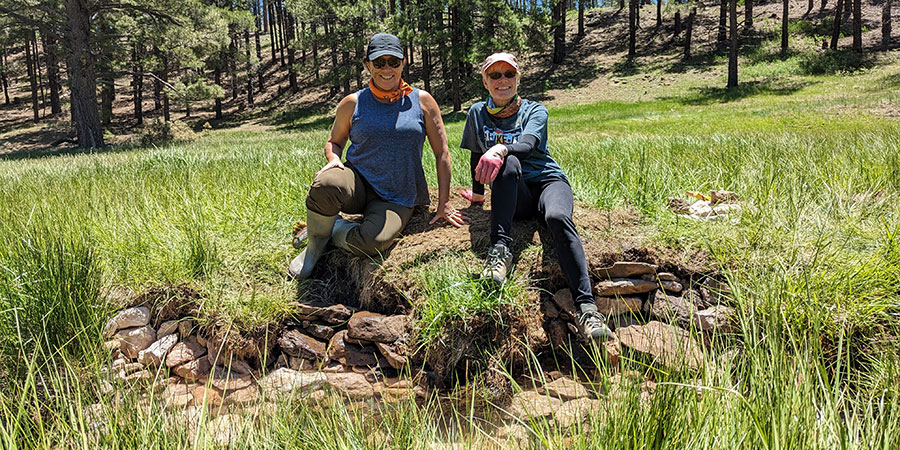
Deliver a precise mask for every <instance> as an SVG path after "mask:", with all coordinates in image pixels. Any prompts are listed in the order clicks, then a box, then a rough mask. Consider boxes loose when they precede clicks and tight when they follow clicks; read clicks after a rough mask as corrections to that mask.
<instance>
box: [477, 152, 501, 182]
mask: <svg viewBox="0 0 900 450" xmlns="http://www.w3.org/2000/svg"><path fill="white" fill-rule="evenodd" d="M502 165H503V157H501V156H500V155H498V154H497V153H496V152H487V153H485V154H483V155H481V159H479V160H478V165H477V166H475V181H477V182H479V183H483V184H488V183H490V182H491V181H494V178H497V174H498V173H500V166H502Z"/></svg>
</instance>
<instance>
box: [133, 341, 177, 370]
mask: <svg viewBox="0 0 900 450" xmlns="http://www.w3.org/2000/svg"><path fill="white" fill-rule="evenodd" d="M176 342H178V336H176V335H174V334H169V335H166V336H164V337H163V338H162V339H159V340H157V341H156V342H154V343H153V344H152V345H150V346H149V347H147V348H146V349H144V350H141V351H140V352H138V362H139V363H141V364H143V365H145V366H159V365H161V364H162V362H163V360H164V359H165V357H166V354H167V353H169V350H171V349H172V347H174V346H175V343H176Z"/></svg>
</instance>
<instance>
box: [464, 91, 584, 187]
mask: <svg viewBox="0 0 900 450" xmlns="http://www.w3.org/2000/svg"><path fill="white" fill-rule="evenodd" d="M547 115H548V114H547V108H545V107H544V105H542V104H540V103H538V102H533V101H531V100H527V99H522V106H520V107H519V111H518V112H517V113H516V114H514V115H512V116H510V117H507V118H505V119H498V118H496V117H493V116H491V115H490V113H488V111H487V108H486V107H485V103H484V102H478V103H475V104H474V105H472V107H471V108H469V114H468V116H467V117H466V126H465V128H464V129H463V135H462V142H461V143H460V147H462V148H465V149H468V150H471V151H472V152H473V153H484V152H486V151H487V150H488V149H489V148H491V147H493V146H494V145H495V144H515V143H517V142H519V139H520V138H521V137H522V136H523V135H526V134H530V135H532V136H534V137H536V138H537V139H538V145H537V148H535V149H534V150H532V151H531V153H529V154H528V155H527V156H520V157H519V162H520V163H521V164H522V180H523V181H525V182H526V183H533V182H543V181H550V180H554V179H562V180H566V181H568V179H567V178H566V174H565V173H563V171H562V169H561V168H560V167H559V164H557V163H556V161H555V160H554V159H553V157H552V156H550V151H549V150H547Z"/></svg>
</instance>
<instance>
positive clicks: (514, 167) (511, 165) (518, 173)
mask: <svg viewBox="0 0 900 450" xmlns="http://www.w3.org/2000/svg"><path fill="white" fill-rule="evenodd" d="M497 176H498V177H500V178H515V179H518V178H521V177H522V163H520V162H519V158H517V157H515V156H513V155H507V156H506V161H504V162H503V167H501V168H500V173H499V174H498V175H497Z"/></svg>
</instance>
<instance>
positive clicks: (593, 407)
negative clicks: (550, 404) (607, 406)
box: [553, 398, 603, 428]
mask: <svg viewBox="0 0 900 450" xmlns="http://www.w3.org/2000/svg"><path fill="white" fill-rule="evenodd" d="M602 410H603V403H602V402H601V401H600V400H594V399H591V398H579V399H576V400H572V401H569V402H565V403H563V404H562V406H560V407H559V409H557V410H556V412H555V413H554V414H553V420H554V421H556V424H557V425H559V426H561V427H563V428H569V427H573V426H576V425H579V424H581V423H582V422H584V421H585V420H586V419H587V418H588V417H590V415H591V413H593V412H595V411H597V412H599V411H602Z"/></svg>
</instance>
